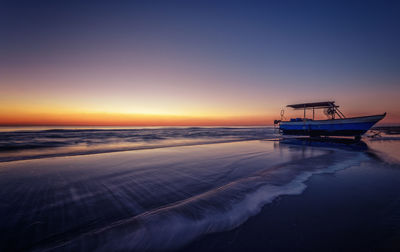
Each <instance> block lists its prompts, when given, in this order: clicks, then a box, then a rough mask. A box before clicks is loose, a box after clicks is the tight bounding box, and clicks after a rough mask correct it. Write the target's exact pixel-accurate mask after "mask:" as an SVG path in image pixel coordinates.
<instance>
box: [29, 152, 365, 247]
mask: <svg viewBox="0 0 400 252" xmlns="http://www.w3.org/2000/svg"><path fill="white" fill-rule="evenodd" d="M366 159H368V156H367V155H365V153H360V152H350V151H342V150H328V151H326V152H325V154H323V155H318V156H312V157H308V158H303V159H299V160H293V161H290V162H286V163H282V164H277V165H275V166H273V167H269V168H268V169H264V170H259V171H256V172H254V173H251V174H249V175H248V176H245V177H240V178H237V179H235V180H233V181H230V182H228V183H226V184H223V185H221V186H218V187H216V188H212V189H210V190H208V191H206V192H203V193H201V194H197V195H194V196H192V197H189V198H186V199H183V200H180V201H177V202H173V203H170V204H167V205H163V206H159V207H157V208H154V209H149V210H147V211H144V212H142V213H140V214H138V215H134V216H131V217H128V218H124V219H121V220H118V221H115V222H113V223H109V224H107V225H105V226H102V227H97V228H95V229H92V230H88V231H86V232H85V233H81V234H75V235H73V234H70V235H69V236H68V239H65V235H64V236H63V237H64V239H63V241H60V239H57V237H54V239H53V241H52V242H48V241H46V244H38V245H37V246H36V247H35V249H36V250H40V251H42V250H45V251H46V250H58V251H59V250H65V251H75V250H79V249H81V248H85V249H86V250H96V251H110V250H112V251H127V250H133V251H137V250H140V251H145V250H147V251H149V250H150V251H151V250H169V249H176V248H179V247H182V246H184V245H185V244H187V243H188V242H190V241H192V240H193V239H195V238H197V237H199V236H202V235H205V234H209V233H215V232H221V231H225V230H231V229H233V228H235V227H237V226H238V225H240V224H242V223H243V222H245V221H246V220H247V219H248V218H250V217H251V216H253V215H255V214H257V213H258V212H259V211H260V210H261V208H262V207H263V206H264V205H265V204H267V203H269V202H271V201H273V200H274V199H275V198H276V197H279V196H282V195H295V194H300V193H302V192H303V191H304V190H305V188H306V184H305V183H304V182H305V181H307V180H308V179H309V178H310V177H311V176H312V175H314V174H321V173H332V172H335V171H338V170H341V169H345V168H347V167H350V166H354V165H359V164H360V163H361V162H362V161H363V160H366ZM266 225H268V224H267V223H266Z"/></svg>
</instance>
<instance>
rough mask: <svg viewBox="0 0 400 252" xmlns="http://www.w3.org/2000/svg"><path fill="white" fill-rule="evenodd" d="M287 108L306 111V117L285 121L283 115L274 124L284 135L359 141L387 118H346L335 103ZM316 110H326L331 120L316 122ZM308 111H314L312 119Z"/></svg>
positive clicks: (374, 116) (378, 116)
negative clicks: (307, 115)
mask: <svg viewBox="0 0 400 252" xmlns="http://www.w3.org/2000/svg"><path fill="white" fill-rule="evenodd" d="M287 107H289V108H293V109H302V110H304V117H303V118H294V119H290V121H283V113H281V117H282V118H281V120H275V121H274V124H279V130H280V132H281V133H282V134H284V135H301V136H354V137H355V139H356V140H359V139H360V138H361V135H363V134H364V133H365V132H367V131H368V130H369V129H370V128H371V127H372V126H373V125H374V124H375V123H377V122H379V121H380V120H382V119H383V118H384V117H385V116H386V113H384V114H381V115H371V116H362V117H349V118H346V117H345V116H344V114H343V113H342V112H341V111H340V110H339V106H337V105H335V102H334V101H327V102H314V103H301V104H292V105H287ZM315 109H324V113H325V114H326V115H327V116H328V117H330V118H329V119H327V120H314V115H315ZM306 110H312V112H313V117H312V119H308V118H306ZM336 116H338V118H336Z"/></svg>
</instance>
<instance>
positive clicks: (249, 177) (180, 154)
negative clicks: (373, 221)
mask: <svg viewBox="0 0 400 252" xmlns="http://www.w3.org/2000/svg"><path fill="white" fill-rule="evenodd" d="M399 149H400V134H398V132H394V133H393V132H389V131H383V130H381V131H379V132H377V131H371V132H368V133H367V134H366V135H365V136H364V137H363V140H362V141H360V142H354V141H353V140H351V139H340V138H334V139H326V138H320V139H309V138H298V137H285V136H281V135H280V134H279V131H278V130H277V129H276V128H274V127H271V126H266V127H131V128H120V127H3V128H0V188H1V190H0V234H1V235H0V251H154V250H169V251H170V250H181V251H182V250H184V251H191V250H196V249H197V250H202V249H201V248H206V249H207V250H223V248H225V250H226V251H232V250H235V248H241V250H242V249H246V248H247V249H253V250H264V251H265V250H268V249H273V250H274V251H279V250H285V249H289V250H290V249H291V248H292V249H294V248H297V249H299V248H302V246H301V244H302V243H301V242H302V241H303V242H304V240H307V239H309V240H310V239H312V235H310V236H309V237H302V238H301V239H300V240H299V241H298V242H299V243H297V245H296V244H295V243H294V244H292V245H293V247H290V246H289V247H287V246H288V244H287V243H284V240H285V235H281V236H279V237H275V238H274V239H275V240H277V239H278V240H279V239H282V244H285V246H286V247H283V248H285V249H279V248H281V247H279V246H280V245H279V246H278V245H276V244H275V245H274V247H269V246H270V245H269V244H271V243H263V242H260V241H259V242H256V243H254V242H251V241H250V240H249V241H247V243H246V241H244V242H242V243H241V246H242V247H240V246H239V247H237V246H236V243H235V242H234V241H233V242H232V241H231V240H230V241H229V242H230V244H231V245H229V244H228V243H229V242H224V243H223V244H222V245H221V244H217V245H215V247H213V246H209V245H207V246H206V247H204V244H205V243H207V242H202V241H208V240H210V239H211V240H214V241H215V240H216V238H215V237H218V235H220V234H229V232H234V231H235V230H241V228H243V227H244V226H246V225H248V224H246V223H249V220H250V219H251V220H254V219H257V218H260V219H259V221H257V222H256V223H257V224H253V226H252V228H251V229H249V230H250V231H245V235H243V236H242V237H251V236H252V234H257V233H262V232H263V230H264V231H265V232H267V231H268V230H270V228H271V227H276V226H279V223H274V222H273V221H271V220H268V217H265V216H267V215H268V214H267V215H266V214H265V213H266V212H265V211H266V210H264V209H266V208H267V207H271V206H274V204H276V202H277V201H278V200H279V199H281V198H284V197H289V196H297V197H302V194H304V193H305V192H307V191H310V190H311V191H312V188H314V190H315V188H321V190H315V191H319V192H321V191H324V190H326V191H327V188H325V185H324V183H320V184H319V185H317V186H314V187H311V186H309V183H310V179H311V178H315V177H318V176H321V175H327V174H330V175H331V176H332V175H335V174H336V176H339V177H340V176H341V175H337V174H342V173H343V171H345V170H348V171H352V169H357V174H363V170H362V169H360V167H370V168H369V169H376V173H375V175H374V172H372V173H371V171H370V170H368V169H365V171H369V172H370V173H369V174H370V176H371V177H368V178H372V179H373V178H374V176H377V175H376V174H378V171H379V172H381V173H385V171H386V170H385V169H387V172H386V173H385V174H391V176H389V177H388V178H386V177H385V178H386V179H389V180H390V181H392V182H393V179H394V180H395V181H396V183H393V186H394V188H395V189H396V188H397V187H396V186H397V185H400V159H399V157H400V152H399ZM371 167H373V168H371ZM373 171H374V170H373ZM389 171H390V172H389ZM361 178H362V176H361ZM339 181H341V180H339ZM361 182H362V179H358V180H355V182H352V186H353V187H354V188H355V189H354V190H356V191H357V190H361V189H360V188H361V187H362V186H360V184H359V183H361ZM379 183H386V182H385V181H384V180H383V179H382V181H379ZM336 184H339V185H340V183H336ZM357 186H359V187H357ZM309 187H310V188H311V189H310V188H309ZM399 189H400V187H399ZM379 190H380V191H379ZM379 190H377V191H374V193H375V194H372V195H370V197H372V198H376V199H379V198H380V197H381V196H380V194H379V193H381V194H382V195H386V194H387V193H389V192H388V191H389V189H382V188H381V189H379ZM393 190H394V189H393V188H391V189H390V193H392V194H393V195H392V194H390V195H391V196H390V197H391V198H390V199H391V200H392V201H390V200H389V202H391V203H387V202H386V201H385V202H382V203H380V204H381V205H382V208H387V207H390V206H388V204H392V208H394V210H393V211H394V212H393V213H391V215H390V216H391V218H392V217H393V218H395V220H394V226H393V225H392V226H391V227H390V229H383V230H382V232H385V234H386V233H388V232H389V231H390V230H391V231H390V232H392V233H390V232H389V235H392V236H393V237H396V235H398V234H400V221H399V220H400V218H398V217H399V216H400V204H397V205H396V204H395V203H393V202H400V192H397V193H396V192H395V193H393ZM338 194H342V195H346V192H345V191H340V190H338ZM339 196H340V195H339ZM364 196H365V195H364ZM331 197H333V196H331ZM311 198H312V199H315V197H311ZM381 198H382V197H381ZM325 199H329V198H328V196H327V197H325ZM357 200H359V201H360V202H361V201H362V200H365V199H364V198H362V197H358V198H357V197H356V199H354V202H357ZM362 202H363V201H362ZM301 204H302V203H301V201H300V203H297V205H298V206H301ZM338 204H339V203H338ZM338 204H336V205H338ZM377 204H378V203H377ZM361 205H362V203H359V204H358V205H357V204H356V205H355V207H356V208H357V206H361ZM290 208H292V207H290ZM378 209H380V208H379V207H378ZM295 211H296V210H295V209H287V208H286V210H285V211H282V214H281V216H282V217H285V214H286V216H291V215H292V214H291V212H292V213H294V212H295ZM376 211H380V210H376ZM263 213H264V214H263ZM326 214H332V213H326ZM336 214H337V213H336ZM260 216H264V217H260ZM340 216H341V218H342V219H343V218H344V219H346V218H349V219H351V216H352V215H351V213H341V215H340ZM396 216H397V217H396ZM262 218H264V219H262ZM265 218H267V219H265ZM298 218H306V219H307V218H309V217H307V215H306V214H305V213H304V214H302V215H299V217H298ZM396 218H398V219H396ZM257 220H258V219H257ZM267 220H268V221H267ZM396 221H397V222H396ZM261 223H262V224H261ZM303 225H306V224H303ZM352 227H353V228H354V225H353V226H352ZM315 228H319V229H321V230H324V228H326V227H323V225H322V224H321V227H318V226H316V227H315ZM355 228H357V227H355ZM275 230H276V229H275ZM307 230H308V229H307ZM388 230H389V231H388ZM378 231H379V230H378ZM299 232H300V231H299ZM333 235H334V234H333ZM294 236H296V235H294ZM210 237H211V238H210ZM213 237H214V238H213ZM296 237H297V236H296ZM399 237H400V236H399ZM249 239H250V238H249ZM266 239H267V238H266ZM360 239H361V238H360ZM275 240H274V241H275ZM222 241H224V239H222ZM261 241H262V239H261ZM225 243H227V244H228V245H227V244H225ZM207 244H209V243H207ZM232 244H234V245H232ZM243 244H247V246H244V245H243ZM278 244H281V243H278ZM299 244H300V245H299ZM303 244H304V246H305V247H303V249H305V250H308V251H310V250H313V249H312V247H308V248H310V249H307V246H310V245H307V244H309V243H307V242H306V243H303ZM399 244H400V243H399V242H397V243H396V239H394V242H393V243H392V244H391V246H392V247H393V246H397V245H399ZM282 246H283V245H282ZM296 246H297V247H296ZM299 246H300V247H299ZM316 250H317V249H316Z"/></svg>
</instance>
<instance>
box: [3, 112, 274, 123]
mask: <svg viewBox="0 0 400 252" xmlns="http://www.w3.org/2000/svg"><path fill="white" fill-rule="evenodd" d="M272 121H273V118H272V117H270V116H269V117H267V116H265V117H263V116H221V117H218V116H208V117H207V116H184V115H183V116H182V115H151V114H119V113H21V114H12V113H8V114H6V115H4V114H3V115H2V116H1V119H0V125H3V126H25V125H26V126H227V125H231V126H245V125H248V126H250V125H270V124H271V122H272Z"/></svg>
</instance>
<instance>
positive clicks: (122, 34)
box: [0, 1, 400, 125]
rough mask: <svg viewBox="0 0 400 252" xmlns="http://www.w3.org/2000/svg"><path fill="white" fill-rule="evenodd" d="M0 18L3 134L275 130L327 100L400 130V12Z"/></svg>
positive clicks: (130, 12)
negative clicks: (297, 106)
mask: <svg viewBox="0 0 400 252" xmlns="http://www.w3.org/2000/svg"><path fill="white" fill-rule="evenodd" d="M0 9H1V12H2V13H1V15H0V21H1V24H0V25H1V27H0V28H1V29H0V30H1V31H0V32H1V38H2V39H1V40H0V55H1V57H0V67H1V68H0V71H1V72H0V74H1V77H0V85H1V87H2V90H3V92H1V94H0V98H1V101H0V105H1V107H2V108H1V109H0V113H3V114H4V115H5V114H7V113H8V114H10V115H8V114H7V116H6V117H7V118H8V119H7V120H8V121H7V120H4V121H3V123H5V124H7V123H11V122H13V120H14V123H20V124H24V123H25V124H29V123H31V124H32V123H33V121H32V120H34V118H36V120H38V121H40V119H41V118H42V119H43V118H47V119H46V120H44V119H43V120H42V122H43V123H44V122H46V123H51V118H53V120H54V119H57V118H58V117H60V116H61V115H62V114H65V113H67V114H68V115H70V118H74V115H75V117H79V115H81V114H82V113H85V114H88V115H89V114H90V115H92V116H94V114H96V116H97V117H101V115H108V116H110V115H117V114H118V115H119V116H121V115H126V116H127V117H129V120H128V121H129V122H130V123H127V124H133V125H134V124H135V116H136V115H146V116H148V115H152V116H153V117H154V120H153V121H152V122H151V123H149V124H154V123H155V122H157V116H164V117H165V116H172V117H174V118H175V117H181V118H182V120H183V121H185V122H187V123H186V124H192V123H191V121H190V120H192V119H193V118H196V120H197V121H196V124H199V122H201V120H203V121H204V123H200V124H207V123H206V122H207V120H208V122H210V123H209V124H270V123H271V122H270V121H269V120H271V119H272V118H273V117H279V110H280V108H282V107H283V106H284V105H286V104H287V103H296V102H303V101H304V102H307V101H314V100H317V101H319V100H325V99H330V100H331V99H334V100H336V101H337V102H339V104H340V105H342V106H343V111H344V112H347V113H348V114H349V115H364V114H369V113H381V112H384V111H387V112H389V115H388V118H387V119H386V120H387V122H400V110H399V107H400V101H399V99H398V94H400V92H399V91H400V46H399V45H400V29H399V27H400V15H399V13H400V2H399V1H393V2H392V1H96V3H94V2H93V3H82V2H80V1H10V2H7V1H6V2H4V1H3V2H2V3H1V4H0ZM28 107H29V108H28ZM10 111H11V112H10ZM11 114H12V116H11ZM18 116H19V117H20V120H17V119H16V118H18ZM21 118H22V119H21ZM23 118H28V119H29V120H30V121H29V120H28V119H26V120H25V121H24V120H23ZM191 118H192V119H191ZM219 119H220V121H218V120H219ZM70 120H72V121H73V122H76V123H78V122H79V120H78V121H76V120H75V119H74V120H75V121H74V120H73V119H70ZM199 120H200V121H199ZM241 120H242V121H241ZM72 121H71V122H72ZM122 121H123V120H122ZM122 121H121V122H122ZM239 121H241V123H238V122H239ZM0 123H1V122H0ZM66 123H67V122H66ZM96 123H100V124H101V120H100V119H98V121H96ZM142 123H144V124H146V123H145V122H142ZM88 124H90V123H89V122H88ZM122 124H124V123H122ZM171 124H173V123H171ZM179 124H185V123H179Z"/></svg>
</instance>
